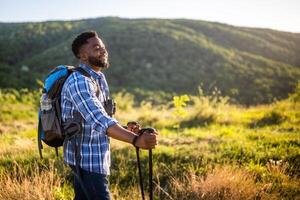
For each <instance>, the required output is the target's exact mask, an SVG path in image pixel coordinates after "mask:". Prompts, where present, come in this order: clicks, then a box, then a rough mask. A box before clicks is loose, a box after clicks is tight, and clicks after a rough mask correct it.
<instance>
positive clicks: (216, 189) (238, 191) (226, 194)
mask: <svg viewBox="0 0 300 200" xmlns="http://www.w3.org/2000/svg"><path fill="white" fill-rule="evenodd" d="M254 180H255V177H254V175H253V174H251V173H249V172H247V171H245V170H241V169H237V168H235V169H234V168H232V167H223V168H216V169H215V170H213V172H212V173H210V174H208V175H207V176H206V177H205V178H201V177H198V176H196V175H195V174H193V172H191V173H190V174H189V175H187V176H186V177H184V178H183V179H173V182H172V186H173V188H174V190H175V195H174V199H182V200H185V199H195V200H196V199H205V200H217V199H230V200H241V199H243V200H250V199H276V194H274V193H272V194H269V193H268V190H269V189H270V187H271V184H264V185H263V184H256V183H255V181H254Z"/></svg>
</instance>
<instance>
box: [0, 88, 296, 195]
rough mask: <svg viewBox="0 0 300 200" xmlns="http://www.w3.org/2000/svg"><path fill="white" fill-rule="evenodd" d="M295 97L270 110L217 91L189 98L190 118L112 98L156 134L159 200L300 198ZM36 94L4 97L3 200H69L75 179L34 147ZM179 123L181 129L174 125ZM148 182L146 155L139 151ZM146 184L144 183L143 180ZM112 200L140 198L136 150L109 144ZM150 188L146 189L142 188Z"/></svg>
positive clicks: (124, 117)
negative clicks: (233, 100) (235, 101)
mask: <svg viewBox="0 0 300 200" xmlns="http://www.w3.org/2000/svg"><path fill="white" fill-rule="evenodd" d="M296 94H297V91H296V92H295V94H292V95H291V97H290V98H289V99H286V100H283V101H279V102H275V103H273V104H270V105H260V106H254V107H249V108H246V107H242V106H240V105H232V104H231V103H230V102H229V100H228V98H226V97H222V96H221V94H220V93H219V92H218V91H217V90H216V92H215V93H213V94H211V95H205V94H203V92H202V91H201V89H200V90H199V95H198V96H190V101H189V102H187V106H186V107H183V109H184V110H185V111H186V115H184V116H183V117H178V116H176V115H174V109H175V108H174V106H173V103H172V102H169V103H166V104H164V105H155V104H153V103H152V101H143V102H141V103H137V102H135V99H134V96H133V95H131V94H128V93H125V92H122V93H118V94H115V99H116V101H117V104H118V105H119V110H118V112H117V115H116V118H117V119H118V120H119V122H120V123H122V124H125V123H126V122H127V121H131V120H138V121H140V122H141V124H142V125H144V126H154V127H156V128H158V130H159V132H160V135H159V145H158V147H157V148H156V149H154V150H153V162H154V169H153V170H154V183H155V188H154V194H155V197H156V199H176V200H177V199H178V200H179V199H180V200H184V199H186V200H190V199H193V200H194V199H297V198H298V199H299V198H300V189H299V188H300V181H299V177H300V173H299V172H300V156H299V155H300V139H299V133H300V115H299V110H300V103H299V100H297V95H296ZM38 96H39V94H38V92H30V91H26V90H24V91H21V92H20V91H5V92H3V91H0V106H1V107H0V110H1V114H0V130H1V133H0V146H1V149H0V199H50V200H52V199H65V200H68V199H72V198H73V191H72V175H71V172H70V170H69V169H68V167H67V166H65V165H64V164H63V161H62V158H61V150H60V156H59V157H58V158H56V157H55V154H54V150H53V149H51V148H48V147H46V146H45V149H44V152H45V159H44V160H40V159H39V158H38V153H37V145H36V132H35V130H36V117H37V116H36V112H37V110H36V108H37V107H36V105H37V102H38ZM178 123H180V127H179V128H174V125H176V124H178ZM141 162H142V165H143V175H144V177H146V176H147V171H148V169H147V163H148V157H147V152H146V151H142V152H141ZM145 179H146V178H145ZM110 181H111V186H110V189H111V192H112V196H113V197H114V199H121V200H123V199H124V200H127V199H139V198H140V192H139V187H138V179H137V169H136V161H135V151H134V148H132V146H131V145H129V144H125V143H122V142H119V141H116V140H112V175H111V176H110ZM145 186H148V183H145Z"/></svg>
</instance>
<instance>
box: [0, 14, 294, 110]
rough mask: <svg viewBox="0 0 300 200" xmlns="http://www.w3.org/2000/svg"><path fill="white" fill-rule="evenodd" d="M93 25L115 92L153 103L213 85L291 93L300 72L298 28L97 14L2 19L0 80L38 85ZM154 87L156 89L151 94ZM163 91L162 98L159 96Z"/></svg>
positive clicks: (251, 99) (271, 95)
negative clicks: (47, 19)
mask: <svg viewBox="0 0 300 200" xmlns="http://www.w3.org/2000/svg"><path fill="white" fill-rule="evenodd" d="M91 29H95V30H96V31H98V33H99V34H100V36H101V38H103V40H104V41H105V43H106V46H107V47H108V50H109V52H110V55H111V57H110V63H111V67H110V69H109V70H108V71H105V73H106V74H107V77H108V81H109V83H110V86H111V87H112V88H113V91H114V92H118V91H122V90H124V89H126V90H127V91H130V92H131V93H134V94H135V95H136V94H140V95H136V100H137V101H138V102H141V101H142V100H143V97H145V95H146V96H152V99H151V101H152V103H154V104H157V103H159V102H162V101H165V99H167V100H170V99H171V98H172V96H174V93H177V94H189V95H196V94H197V88H196V87H197V86H198V85H200V84H201V83H203V88H202V89H203V90H204V91H205V92H211V90H212V89H213V88H214V87H217V88H218V89H219V90H220V91H222V93H223V94H224V95H226V96H230V97H231V99H232V100H236V101H237V102H239V103H242V104H246V105H253V104H261V103H269V102H273V101H274V99H283V98H286V97H287V96H288V94H289V93H291V92H292V91H293V90H294V88H295V86H296V82H297V81H299V78H300V69H299V66H300V60H299V58H298V57H299V56H298V55H299V52H300V50H299V47H298V46H299V44H300V37H299V34H293V33H283V32H279V31H273V30H265V29H250V28H239V27H233V26H228V25H225V24H219V23H211V22H203V21H196V20H165V19H121V18H112V17H107V18H97V19H87V20H79V21H55V22H42V23H18V24H16V23H12V24H11V23H1V24H0V33H1V37H0V69H1V70H0V88H18V89H20V88H24V87H28V88H31V89H32V88H37V87H38V86H37V81H36V80H43V78H44V77H45V75H46V74H47V73H48V72H49V70H50V67H49V66H56V65H60V64H69V65H75V64H76V63H77V61H76V59H75V58H74V56H73V55H72V52H71V49H70V46H71V42H72V39H73V38H74V37H75V36H76V35H77V34H78V33H79V32H81V31H84V30H91ZM157 91H161V94H160V95H158V96H155V95H154V93H156V94H157ZM161 97H162V98H161Z"/></svg>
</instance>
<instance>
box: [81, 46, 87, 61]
mask: <svg viewBox="0 0 300 200" xmlns="http://www.w3.org/2000/svg"><path fill="white" fill-rule="evenodd" d="M79 57H80V60H83V61H87V60H88V57H89V56H88V54H87V52H86V51H85V49H84V48H81V49H80V50H79Z"/></svg>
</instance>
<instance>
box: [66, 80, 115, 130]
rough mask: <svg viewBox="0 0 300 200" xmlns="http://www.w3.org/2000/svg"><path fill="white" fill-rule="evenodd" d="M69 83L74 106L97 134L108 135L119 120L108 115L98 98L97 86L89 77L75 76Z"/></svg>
mask: <svg viewBox="0 0 300 200" xmlns="http://www.w3.org/2000/svg"><path fill="white" fill-rule="evenodd" d="M75 77H76V78H74V80H73V81H71V82H70V83H69V89H68V91H69V95H70V97H71V100H72V101H73V103H74V105H75V106H76V108H77V109H78V111H79V112H80V114H81V115H82V117H83V118H84V120H85V121H86V123H87V124H91V125H92V128H93V129H94V130H96V132H100V133H103V132H104V133H106V131H107V129H108V128H109V127H110V126H112V125H115V124H116V123H117V120H115V119H114V118H112V117H110V116H108V115H107V113H106V112H105V109H104V107H103V106H102V104H101V102H100V100H99V99H98V98H97V96H96V90H95V86H94V84H93V82H92V80H90V79H89V78H87V77H84V76H75Z"/></svg>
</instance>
